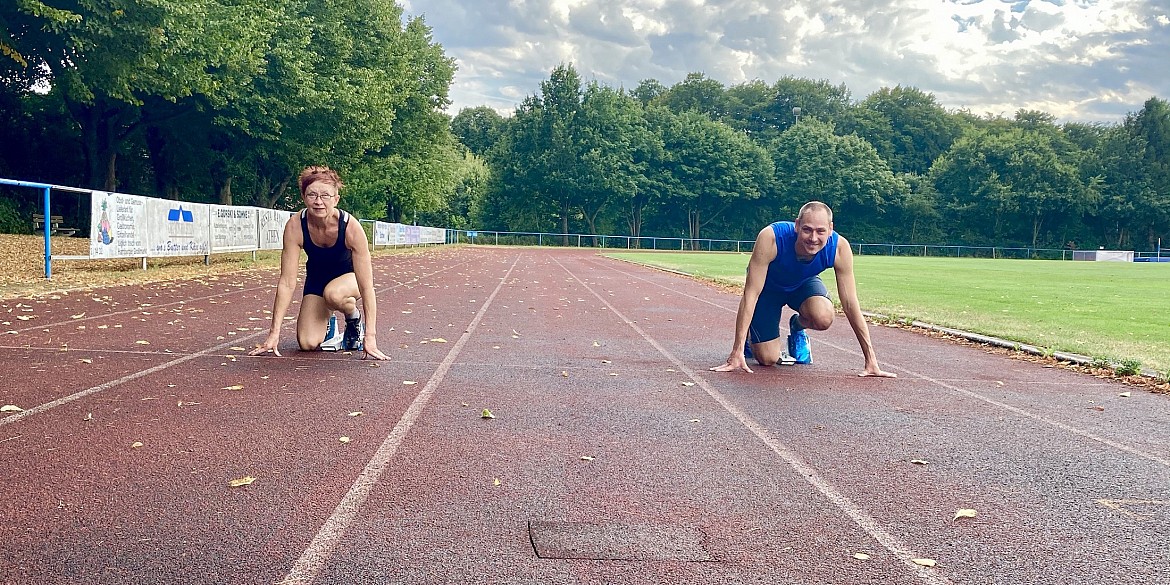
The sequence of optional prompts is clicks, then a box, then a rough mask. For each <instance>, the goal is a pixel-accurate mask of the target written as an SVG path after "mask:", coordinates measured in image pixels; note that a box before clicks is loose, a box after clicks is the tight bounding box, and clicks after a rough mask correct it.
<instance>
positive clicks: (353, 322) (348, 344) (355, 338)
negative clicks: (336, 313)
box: [342, 315, 366, 351]
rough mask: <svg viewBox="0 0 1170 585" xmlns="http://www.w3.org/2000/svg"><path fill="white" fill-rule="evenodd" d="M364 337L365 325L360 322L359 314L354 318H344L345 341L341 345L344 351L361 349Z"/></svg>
mask: <svg viewBox="0 0 1170 585" xmlns="http://www.w3.org/2000/svg"><path fill="white" fill-rule="evenodd" d="M365 337H366V325H365V324H364V323H362V318H361V316H360V315H359V316H358V317H356V318H354V319H349V318H346V320H345V341H344V342H342V345H343V346H344V347H345V351H361V350H362V345H363V343H362V340H364V339H365Z"/></svg>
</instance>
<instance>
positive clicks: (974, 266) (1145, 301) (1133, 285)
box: [611, 252, 1170, 373]
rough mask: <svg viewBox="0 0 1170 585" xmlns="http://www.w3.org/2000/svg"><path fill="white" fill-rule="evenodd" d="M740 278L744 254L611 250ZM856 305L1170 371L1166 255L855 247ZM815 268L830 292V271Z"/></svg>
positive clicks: (703, 274) (726, 278) (722, 278)
mask: <svg viewBox="0 0 1170 585" xmlns="http://www.w3.org/2000/svg"><path fill="white" fill-rule="evenodd" d="M611 256H613V257H616V258H622V259H626V260H632V261H635V262H642V263H647V264H652V265H655V266H661V267H663V268H670V269H673V270H679V271H682V272H686V273H689V274H694V275H696V276H700V277H704V278H711V279H715V280H718V281H721V282H726V283H729V284H734V285H739V286H742V285H743V281H744V271H745V269H746V267H747V261H748V255H747V254H733V253H703V252H690V253H680V252H634V253H620V254H611ZM854 270H855V273H856V276H857V295H858V297H859V298H860V299H861V306H862V308H863V309H864V310H866V311H870V312H873V313H880V314H883V315H887V316H890V317H895V318H898V319H906V318H909V319H915V320H918V321H924V322H927V323H932V324H935V325H942V326H945V327H953V328H956V329H962V330H964V331H971V332H975V333H982V334H984V335H991V336H994V337H999V338H1002V339H1007V340H1011V341H1019V342H1021V343H1028V344H1032V345H1035V346H1037V347H1042V348H1046V349H1051V350H1054V351H1067V352H1072V353H1078V354H1082V355H1086V356H1090V357H1094V358H1101V359H1107V360H1110V361H1114V362H1119V363H1120V362H1124V361H1131V362H1132V361H1137V362H1140V363H1141V364H1142V367H1144V368H1148V369H1152V370H1155V371H1158V372H1163V373H1166V372H1170V264H1157V263H1132V262H1131V263H1123V262H1062V261H1056V260H990V259H980V258H921V257H891V256H858V257H856V260H855V268H854ZM821 277H822V278H823V279H824V280H825V284H826V285H828V287H829V291H830V293H831V294H832V295H833V296H834V299H835V298H836V286H835V280H834V278H833V274H832V271H831V270H830V271H826V272H825V273H824V274H822V275H821Z"/></svg>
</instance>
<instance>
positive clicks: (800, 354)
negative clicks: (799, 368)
mask: <svg viewBox="0 0 1170 585" xmlns="http://www.w3.org/2000/svg"><path fill="white" fill-rule="evenodd" d="M799 319H800V315H793V316H792V318H791V319H789V320H788V355H790V356H792V359H793V360H794V361H795V362H796V363H798V364H811V363H812V352H811V351H810V350H809V347H808V333H807V332H806V331H805V330H804V329H800V330H799V331H798V330H797V329H798V328H799V327H800V321H799Z"/></svg>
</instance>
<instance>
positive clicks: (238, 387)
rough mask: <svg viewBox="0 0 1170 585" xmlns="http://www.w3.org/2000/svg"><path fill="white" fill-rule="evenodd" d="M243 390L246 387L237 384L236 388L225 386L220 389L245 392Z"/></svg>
mask: <svg viewBox="0 0 1170 585" xmlns="http://www.w3.org/2000/svg"><path fill="white" fill-rule="evenodd" d="M243 389H244V387H243V386H241V385H239V384H236V385H235V386H224V387H223V388H220V390H243Z"/></svg>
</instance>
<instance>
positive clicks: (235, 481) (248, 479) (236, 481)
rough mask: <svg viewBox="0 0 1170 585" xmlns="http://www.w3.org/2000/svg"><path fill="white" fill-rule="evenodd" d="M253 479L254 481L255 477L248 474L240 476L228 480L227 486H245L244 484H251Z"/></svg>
mask: <svg viewBox="0 0 1170 585" xmlns="http://www.w3.org/2000/svg"><path fill="white" fill-rule="evenodd" d="M254 481H256V478H254V477H252V476H250V475H249V476H247V477H241V478H239V479H233V480H231V481H229V482H228V487H241V486H246V485H252V482H254Z"/></svg>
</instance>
